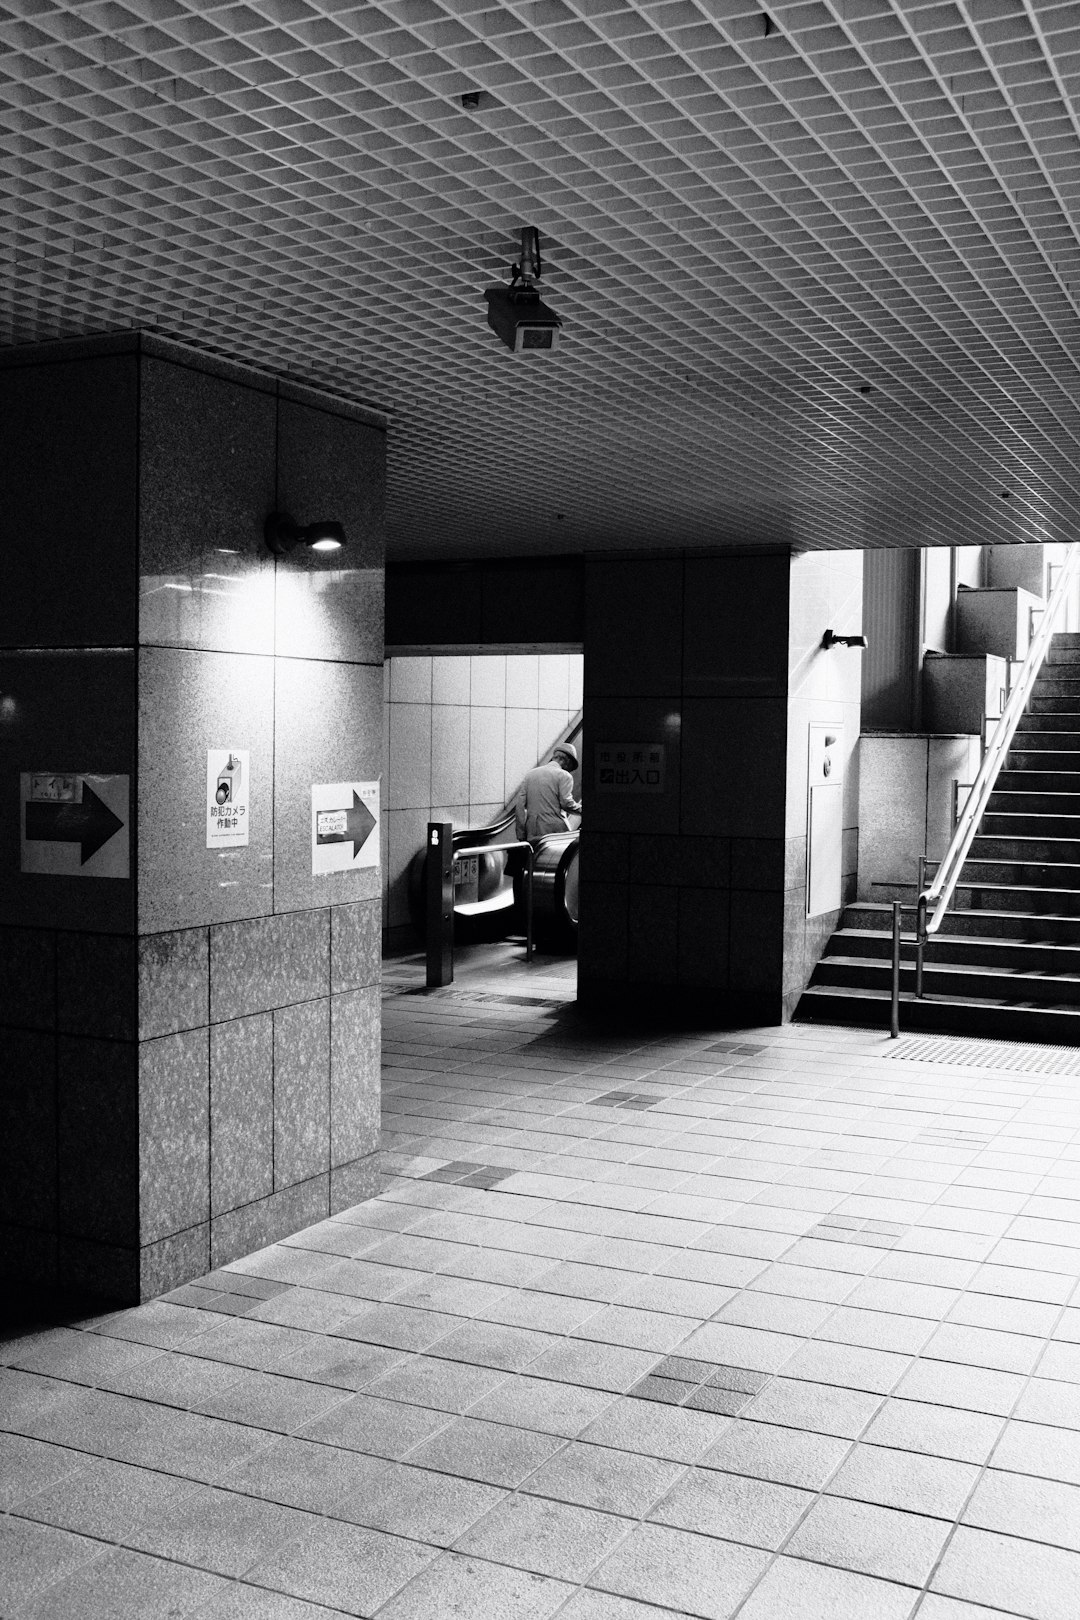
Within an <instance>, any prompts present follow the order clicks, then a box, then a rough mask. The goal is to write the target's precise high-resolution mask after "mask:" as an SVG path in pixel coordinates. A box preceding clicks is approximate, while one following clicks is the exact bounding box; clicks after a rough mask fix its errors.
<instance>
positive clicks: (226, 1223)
mask: <svg viewBox="0 0 1080 1620" xmlns="http://www.w3.org/2000/svg"><path fill="white" fill-rule="evenodd" d="M329 1211H330V1178H329V1176H328V1175H321V1176H315V1177H314V1178H313V1179H312V1180H311V1181H302V1182H300V1183H299V1184H298V1185H297V1186H295V1187H286V1188H285V1189H284V1190H283V1191H282V1192H276V1193H272V1194H271V1195H270V1197H268V1198H261V1199H259V1200H258V1201H257V1202H255V1203H253V1204H245V1205H244V1206H243V1207H242V1208H241V1209H234V1210H229V1211H228V1212H227V1213H225V1214H223V1215H216V1216H215V1217H214V1218H213V1220H212V1221H211V1222H210V1264H211V1266H212V1267H213V1268H214V1269H215V1270H216V1269H217V1267H218V1266H227V1265H228V1264H229V1262H230V1261H231V1260H239V1259H241V1258H242V1257H243V1256H244V1255H246V1254H251V1253H252V1252H253V1251H254V1250H255V1249H263V1248H265V1247H266V1246H267V1244H269V1243H276V1242H277V1241H278V1240H279V1239H280V1238H284V1237H291V1236H292V1234H293V1233H294V1232H302V1231H303V1229H304V1227H305V1226H313V1225H314V1224H315V1222H316V1221H321V1220H325V1219H326V1216H327V1215H328V1214H329Z"/></svg>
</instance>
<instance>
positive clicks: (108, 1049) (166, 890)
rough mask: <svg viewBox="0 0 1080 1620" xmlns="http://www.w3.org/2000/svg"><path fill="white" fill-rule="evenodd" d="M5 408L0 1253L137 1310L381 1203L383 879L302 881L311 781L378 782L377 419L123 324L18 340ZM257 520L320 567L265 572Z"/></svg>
mask: <svg viewBox="0 0 1080 1620" xmlns="http://www.w3.org/2000/svg"><path fill="white" fill-rule="evenodd" d="M0 407H2V411H3V426H2V428H0V431H2V433H3V439H4V443H5V446H6V453H7V455H8V456H9V457H10V467H11V469H12V472H13V477H12V478H11V479H10V480H9V482H8V484H7V491H8V493H7V499H8V501H9V510H8V512H7V514H6V519H7V523H8V524H9V525H10V528H11V532H12V533H13V534H16V535H18V537H19V539H18V543H17V544H16V545H13V546H11V547H10V548H9V558H10V564H11V565H10V566H9V567H8V569H7V574H8V583H9V586H10V590H9V592H8V594H7V596H6V598H5V601H4V604H3V606H2V608H0V647H2V651H0V796H2V797H0V870H2V872H3V883H2V884H0V1048H2V1055H0V1069H2V1071H3V1076H4V1119H3V1122H2V1123H0V1200H2V1203H0V1220H2V1228H0V1232H2V1261H3V1264H4V1267H5V1270H6V1271H7V1272H8V1274H9V1275H10V1274H16V1275H21V1276H23V1277H24V1278H26V1279H28V1280H31V1281H33V1282H36V1283H40V1284H43V1285H47V1286H60V1287H62V1288H67V1289H78V1290H86V1291H88V1292H92V1293H98V1294H102V1295H107V1296H111V1297H114V1298H118V1299H124V1300H137V1299H141V1298H146V1297H149V1296H151V1295H153V1294H155V1293H158V1292H161V1291H162V1290H164V1289H167V1288H169V1287H172V1286H175V1285H176V1284H177V1283H179V1282H181V1281H184V1280H186V1279H188V1278H191V1277H194V1276H198V1275H201V1274H202V1273H204V1272H205V1271H207V1270H208V1269H210V1268H211V1267H213V1266H216V1265H219V1264H222V1263H224V1262H226V1261H228V1260H230V1259H234V1258H235V1257H237V1256H238V1255H241V1254H244V1253H247V1252H249V1251H250V1250H252V1249H254V1248H257V1247H259V1246H260V1245H262V1244H265V1243H267V1242H270V1241H272V1240H273V1239H275V1238H278V1237H281V1236H283V1235H285V1234H287V1233H289V1232H292V1231H295V1230H297V1229H298V1228H300V1227H303V1226H305V1225H307V1224H309V1223H310V1222H312V1221H315V1220H318V1219H320V1218H321V1217H325V1216H326V1215H327V1214H328V1213H330V1212H332V1211H335V1210H337V1209H340V1208H342V1207H344V1206H346V1205H348V1204H351V1203H355V1202H357V1201H358V1200H360V1199H362V1198H364V1197H365V1196H367V1195H368V1194H369V1193H370V1192H371V1190H372V1189H373V1186H374V1184H375V1165H376V1149H377V1145H378V1104H379V1083H378V1073H379V1069H378V1059H379V1004H378V996H379V990H378V980H379V870H378V866H377V865H376V866H368V867H358V868H355V869H350V870H343V871H340V872H336V873H333V874H331V875H328V876H320V877H314V876H313V875H312V800H311V787H312V784H314V783H330V782H342V783H344V782H352V781H370V780H373V779H375V778H377V777H378V776H379V773H380V770H381V747H382V718H381V708H382V669H381V664H382V622H383V608H382V593H383V530H382V502H383V479H384V472H383V469H384V431H383V423H382V421H381V419H380V418H378V417H377V416H376V415H375V414H373V413H371V412H368V411H364V410H362V409H360V408H358V407H355V406H352V405H350V404H349V403H348V402H346V401H342V400H338V399H335V398H333V397H330V396H328V395H325V394H322V393H316V392H313V391H311V390H308V389H305V388H300V387H297V386H294V385H292V384H291V383H286V382H284V381H279V380H277V379H275V378H273V377H269V376H265V375H263V374H260V373H258V372H254V371H251V370H248V369H245V368H240V367H237V366H233V365H230V364H226V363H223V362H219V361H217V360H215V359H212V358H210V357H208V356H205V355H202V354H199V353H197V352H194V351H192V350H189V349H186V348H183V347H181V346H179V345H174V344H168V343H164V342H162V341H160V340H158V339H155V338H151V337H148V336H145V335H139V334H136V333H131V334H123V335H119V336H115V337H107V338H101V339H94V340H86V341H80V342H73V343H60V344H50V345H44V346H40V347H37V348H35V349H32V350H15V351H10V352H9V353H8V354H7V355H6V356H5V357H4V361H3V367H2V369H0ZM275 510H277V511H287V512H288V513H289V514H290V515H291V516H292V517H293V518H294V519H295V520H296V521H297V522H298V523H300V524H306V523H308V522H310V521H312V520H314V519H330V518H333V519H337V520H338V521H339V522H341V523H342V524H343V525H344V527H345V530H346V533H347V536H348V542H349V543H348V547H347V549H346V550H344V551H343V552H341V553H340V554H339V556H340V561H336V560H329V561H328V560H327V559H325V558H323V557H320V556H316V555H314V554H312V553H310V552H308V551H307V550H306V548H300V549H299V550H297V551H293V552H292V553H290V554H289V555H288V556H287V557H283V558H275V557H274V556H273V555H272V554H271V552H270V551H269V550H268V548H267V546H266V544H265V541H264V537H263V524H264V521H265V519H266V517H267V515H268V514H269V513H270V512H271V511H275ZM212 749H224V750H237V751H243V752H244V753H245V754H246V755H247V756H248V759H247V763H248V766H249V773H250V776H249V783H248V790H247V791H248V841H247V843H246V844H244V845H235V846H228V845H226V846H224V847H215V848H208V847H207V839H208V833H207V809H208V792H207V769H208V752H209V751H210V750H212ZM34 773H38V774H41V773H54V774H55V775H56V776H57V777H58V778H59V779H60V781H59V785H58V787H57V789H56V791H58V792H59V793H61V794H62V793H64V792H65V791H67V789H66V788H65V784H64V782H63V780H62V778H63V777H64V776H65V774H69V775H72V776H74V777H75V778H76V779H77V782H78V785H77V786H76V787H75V788H74V791H75V792H76V794H79V793H82V795H83V802H82V804H81V805H80V807H79V809H78V813H77V820H78V826H79V829H82V830H80V831H78V837H84V834H85V828H86V827H87V826H88V825H89V821H90V820H92V819H94V818H95V817H96V818H97V821H96V823H95V826H96V828H97V830H96V831H94V832H92V833H91V834H90V837H89V843H86V842H83V843H80V842H78V841H71V840H69V841H66V842H65V841H63V839H62V838H56V837H54V836H52V835H51V833H50V829H51V830H52V833H55V832H56V831H57V830H59V831H61V832H62V831H63V827H62V826H60V827H59V828H58V827H57V823H56V817H57V815H58V811H57V810H56V809H54V808H51V807H49V806H48V805H46V806H45V807H44V809H42V808H40V807H37V806H35V808H34V810H33V817H34V821H33V824H32V825H31V826H28V824H27V821H26V815H27V807H26V804H25V802H24V801H25V799H26V797H27V787H26V783H25V781H24V778H25V777H26V776H28V775H31V774H34ZM95 781H96V783H97V789H98V792H97V794H96V798H97V800H98V802H100V803H102V804H104V806H105V810H104V811H98V810H95V809H94V806H93V801H89V807H88V801H87V800H86V796H85V787H86V786H87V785H89V786H90V787H91V788H93V786H94V783H95ZM68 813H69V814H70V813H71V812H70V811H69V812H68ZM110 816H112V817H113V818H114V820H115V822H116V823H119V824H120V826H119V829H118V830H111V829H112V822H110V820H109V817H110ZM50 818H52V819H51V820H50ZM97 823H100V826H97ZM70 828H71V824H70V823H69V824H68V830H69V831H70ZM28 831H33V832H35V833H36V834H38V835H39V836H38V837H36V838H35V839H34V840H33V841H32V843H30V844H28V843H27V841H26V839H25V835H26V833H27V832H28ZM43 832H44V835H43ZM102 834H106V835H107V836H105V838H104V842H103V843H102V844H101V846H100V848H97V849H90V847H89V845H90V844H93V842H94V841H95V838H96V837H99V836H101V835H102ZM42 835H43V836H42ZM84 856H85V857H86V858H85V859H84ZM28 865H30V866H36V867H37V870H27V866H28ZM43 868H44V869H43Z"/></svg>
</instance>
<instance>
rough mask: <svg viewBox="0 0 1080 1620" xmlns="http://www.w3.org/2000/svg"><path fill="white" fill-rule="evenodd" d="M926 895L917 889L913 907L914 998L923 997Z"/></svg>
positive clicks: (919, 999)
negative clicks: (917, 895) (915, 902)
mask: <svg viewBox="0 0 1080 1620" xmlns="http://www.w3.org/2000/svg"><path fill="white" fill-rule="evenodd" d="M926 941H927V932H926V895H925V894H924V893H923V892H922V890H920V891H919V899H918V903H917V905H916V908H915V999H916V1001H921V1000H922V999H923V952H924V951H925V949H926Z"/></svg>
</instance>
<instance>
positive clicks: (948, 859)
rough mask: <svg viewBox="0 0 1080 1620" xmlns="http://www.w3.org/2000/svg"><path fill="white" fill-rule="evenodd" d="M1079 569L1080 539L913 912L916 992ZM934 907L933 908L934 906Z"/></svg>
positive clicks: (1066, 564)
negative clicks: (930, 942) (930, 945)
mask: <svg viewBox="0 0 1080 1620" xmlns="http://www.w3.org/2000/svg"><path fill="white" fill-rule="evenodd" d="M1078 569H1080V545H1070V546H1069V548H1068V554H1067V556H1066V558H1065V565H1064V567H1063V568H1062V570H1061V573H1060V575H1059V577H1058V579H1057V581H1056V582H1055V585H1054V589H1053V590H1052V591H1051V593H1050V599H1049V601H1048V602H1047V604H1046V607H1045V608H1044V609H1043V613H1042V618H1041V620H1040V622H1039V627H1038V629H1037V630H1036V632H1035V634H1034V636H1033V637H1032V639H1031V642H1030V644H1029V646H1028V650H1027V656H1026V658H1025V659H1024V662H1023V664H1022V665H1021V667H1020V674H1019V676H1018V678H1017V680H1016V683H1015V685H1014V686H1013V689H1012V691H1011V692H1010V693H1009V697H1008V701H1007V702H1006V704H1005V708H1004V710H1003V711H1002V714H1001V717H1000V719H999V720H998V723H997V725H996V726H995V727H994V730H993V733H992V735H991V737H990V740H989V742H988V744H987V748H986V752H985V754H984V755H983V761H982V764H981V765H980V766H979V772H978V775H977V776H976V778H975V780H974V782H973V783H972V785H971V791H970V792H969V794H968V796H967V799H966V801H965V803H964V808H963V811H962V812H961V815H960V819H959V821H958V822H957V824H956V830H955V832H954V833H953V837H952V843H951V844H950V845H949V848H948V851H947V852H946V854H945V857H944V859H943V860H942V862H941V864H940V866H939V867H938V869H937V873H936V874H935V877H934V881H933V882H932V883H931V884H929V885H928V886H927V888H925V889H923V890H922V892H921V893H920V895H919V899H918V902H917V909H916V917H915V945H916V962H915V966H916V976H915V994H916V995H917V996H921V995H922V965H923V964H922V953H923V947H924V946H925V944H926V942H927V940H928V939H929V938H930V936H931V934H936V933H937V931H938V929H939V928H940V927H941V924H942V920H943V919H944V916H945V913H946V912H947V911H948V909H949V902H950V901H951V900H952V897H953V893H954V891H955V889H956V885H957V882H958V881H959V878H960V873H961V871H962V869H963V865H964V862H965V861H966V860H967V857H968V851H969V850H970V848H971V844H972V840H973V839H974V837H975V834H976V832H977V831H978V828H979V823H980V822H981V821H982V818H983V812H984V811H985V809H986V806H987V803H988V802H989V799H990V795H991V793H992V792H993V791H994V786H995V784H996V782H997V778H998V772H999V771H1000V770H1001V767H1002V765H1003V764H1004V763H1005V758H1006V755H1007V754H1008V752H1009V748H1010V746H1011V744H1012V740H1013V734H1014V733H1015V731H1016V728H1017V726H1018V725H1019V723H1020V717H1021V716H1022V715H1023V713H1024V711H1025V709H1026V708H1027V706H1028V700H1029V698H1030V697H1031V690H1032V687H1033V686H1034V685H1035V681H1036V678H1037V676H1038V674H1039V671H1040V670H1041V669H1042V666H1043V660H1044V659H1045V657H1046V652H1047V649H1048V647H1049V646H1050V638H1051V636H1052V635H1053V633H1054V626H1055V624H1056V623H1057V620H1058V617H1059V616H1060V613H1061V610H1062V608H1063V606H1064V605H1065V603H1066V601H1067V600H1068V595H1069V590H1070V587H1071V586H1072V584H1073V582H1074V580H1075V579H1076V576H1077V570H1078ZM931 907H932V908H933V910H931Z"/></svg>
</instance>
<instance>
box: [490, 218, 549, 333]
mask: <svg viewBox="0 0 1080 1620" xmlns="http://www.w3.org/2000/svg"><path fill="white" fill-rule="evenodd" d="M512 268H513V272H514V274H513V279H512V280H511V282H510V285H509V286H508V287H504V286H503V285H502V284H501V283H500V284H499V285H498V286H497V287H488V288H486V289H485V292H484V297H485V298H486V299H487V304H488V325H489V326H490V327H491V330H492V331H493V332H495V333H497V334H498V336H499V337H501V338H502V340H503V342H504V343H505V344H506V347H507V348H508V349H513V350H514V352H515V354H520V353H522V352H523V351H524V350H526V349H554V348H556V347H557V346H558V342H559V328H560V326H561V325H562V321H561V320H560V319H559V317H558V316H557V315H556V313H555V311H554V310H553V309H550V308H549V307H548V305H547V304H545V303H544V302H543V301H542V299H541V297H540V294H539V292H538V291H537V289H536V285H535V284H536V282H538V281H539V280H540V268H541V267H540V233H539V231H538V230H537V229H536V227H535V225H527V226H526V227H525V229H524V230H523V231H522V233H521V263H520V264H515V265H514V266H513V267H512Z"/></svg>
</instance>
